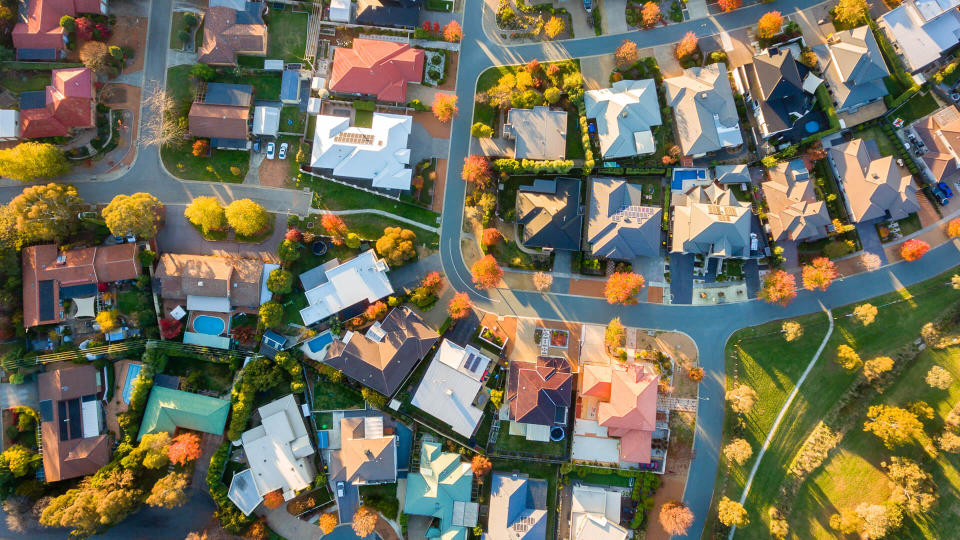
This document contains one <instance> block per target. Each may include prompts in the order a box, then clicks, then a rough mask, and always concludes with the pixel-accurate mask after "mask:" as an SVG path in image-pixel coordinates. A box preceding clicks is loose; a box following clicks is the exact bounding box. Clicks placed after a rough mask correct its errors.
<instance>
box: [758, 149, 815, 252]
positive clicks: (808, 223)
mask: <svg viewBox="0 0 960 540" xmlns="http://www.w3.org/2000/svg"><path fill="white" fill-rule="evenodd" d="M768 174H769V177H770V178H769V180H767V181H766V182H763V183H762V184H761V185H760V187H761V189H763V196H764V198H766V200H767V206H768V207H769V210H768V211H767V221H768V222H769V223H770V235H771V236H772V237H773V239H774V240H775V241H777V242H779V241H781V240H793V241H796V242H799V241H809V240H819V239H820V238H824V237H826V235H827V233H828V232H829V230H830V228H831V221H830V214H829V213H828V212H827V204H826V203H825V202H823V201H819V200H817V196H816V192H815V190H814V187H813V178H811V177H810V173H809V172H808V171H807V168H806V167H805V166H804V164H803V160H799V159H796V160H793V161H790V162H787V163H778V164H777V166H776V167H774V168H772V169H770V170H769V171H768Z"/></svg>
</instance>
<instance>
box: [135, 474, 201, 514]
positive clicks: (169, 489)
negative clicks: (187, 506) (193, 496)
mask: <svg viewBox="0 0 960 540" xmlns="http://www.w3.org/2000/svg"><path fill="white" fill-rule="evenodd" d="M189 486H190V477H189V476H188V475H187V473H185V472H176V471H175V472H172V473H170V474H168V475H166V476H164V477H162V478H160V479H159V480H157V482H156V483H155V484H154V485H153V488H151V489H150V496H148V497H147V500H146V501H144V502H146V503H147V504H148V505H150V506H159V507H161V508H176V507H178V506H183V504H184V503H186V502H187V499H189V497H188V496H187V488H188V487H189Z"/></svg>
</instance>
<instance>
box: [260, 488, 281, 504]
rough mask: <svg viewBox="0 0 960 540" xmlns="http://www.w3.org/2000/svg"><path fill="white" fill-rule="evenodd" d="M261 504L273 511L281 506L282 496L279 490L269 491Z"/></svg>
mask: <svg viewBox="0 0 960 540" xmlns="http://www.w3.org/2000/svg"><path fill="white" fill-rule="evenodd" d="M263 504H264V506H266V507H267V508H270V509H273V508H276V507H278V506H280V505H281V504H283V494H282V493H280V490H279V489H278V490H276V491H271V492H270V493H267V494H266V495H264V496H263Z"/></svg>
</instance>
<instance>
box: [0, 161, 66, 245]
mask: <svg viewBox="0 0 960 540" xmlns="http://www.w3.org/2000/svg"><path fill="white" fill-rule="evenodd" d="M0 152H3V151H2V150H0ZM2 163H3V159H2V158H0V164H2ZM0 167H2V165H0ZM82 205H83V199H81V198H80V196H79V195H78V194H77V188H75V187H73V186H70V185H66V184H47V185H36V186H29V187H26V188H24V189H23V191H22V192H21V193H20V194H19V195H17V196H16V197H14V198H13V200H12V201H10V204H9V206H8V207H7V209H8V214H9V217H11V218H12V219H13V221H14V224H15V227H14V228H15V229H16V232H17V235H18V236H19V239H20V241H21V242H23V243H25V244H33V243H36V242H44V241H52V242H55V243H61V242H63V241H64V240H66V239H67V237H68V236H69V235H70V234H71V233H73V232H74V231H75V230H76V228H77V214H78V213H79V211H80V209H81V206H82Z"/></svg>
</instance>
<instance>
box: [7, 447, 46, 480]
mask: <svg viewBox="0 0 960 540" xmlns="http://www.w3.org/2000/svg"><path fill="white" fill-rule="evenodd" d="M2 460H3V462H4V463H6V464H7V467H8V468H9V469H10V472H11V473H13V476H14V477H15V478H20V477H21V476H26V475H27V474H29V473H31V472H33V469H34V468H35V467H36V465H37V464H38V463H40V460H41V457H40V454H37V453H36V452H31V451H30V450H28V449H27V448H26V447H24V446H21V445H19V444H14V445H12V446H10V448H7V449H6V450H4V451H3V454H2Z"/></svg>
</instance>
